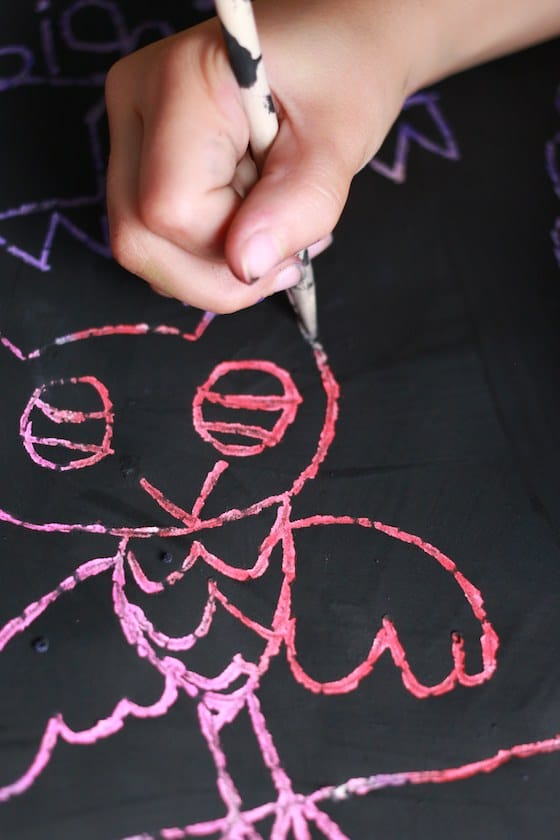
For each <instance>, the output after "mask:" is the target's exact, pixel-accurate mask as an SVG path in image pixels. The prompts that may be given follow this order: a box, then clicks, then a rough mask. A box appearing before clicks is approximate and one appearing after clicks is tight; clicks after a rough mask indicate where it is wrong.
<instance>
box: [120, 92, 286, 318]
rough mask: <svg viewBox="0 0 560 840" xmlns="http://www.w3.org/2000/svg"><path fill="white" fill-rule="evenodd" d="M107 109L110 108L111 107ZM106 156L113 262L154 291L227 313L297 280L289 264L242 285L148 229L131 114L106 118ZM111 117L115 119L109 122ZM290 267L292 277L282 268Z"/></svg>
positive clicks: (138, 126)
mask: <svg viewBox="0 0 560 840" xmlns="http://www.w3.org/2000/svg"><path fill="white" fill-rule="evenodd" d="M110 107H111V106H110ZM111 117H112V118H111V157H110V160H109V169H108V173H107V206H108V211H109V221H110V229H111V246H112V249H113V253H114V255H115V257H116V259H117V260H118V262H119V263H120V264H121V265H123V266H124V268H126V269H128V271H131V272H132V273H133V274H136V275H138V276H139V277H142V278H143V279H144V280H146V281H147V282H148V283H149V284H150V285H151V286H152V287H155V288H156V289H157V291H158V292H159V293H164V294H167V295H169V296H172V297H175V298H177V299H178V300H181V301H184V302H185V303H189V304H191V305H192V306H197V307H199V308H200V309H208V310H209V311H211V312H218V313H227V312H235V311H237V310H238V309H244V308H246V307H247V306H252V305H253V304H254V303H257V301H258V300H260V299H261V298H262V297H267V296H268V295H270V294H273V293H274V292H275V291H278V290H279V289H280V288H285V287H286V284H287V283H290V284H294V283H296V282H297V280H298V279H299V277H298V273H297V268H296V267H295V262H294V260H289V261H287V263H286V264H285V265H284V266H282V267H281V268H282V270H279V271H278V272H277V274H278V277H277V276H276V273H275V274H271V275H269V276H268V277H267V278H264V279H263V280H262V281H261V282H260V283H257V284H256V285H255V286H248V285H246V284H245V283H241V282H240V281H239V280H238V279H237V278H236V277H234V275H233V274H232V273H231V271H230V270H229V268H228V266H227V265H226V263H225V262H224V261H223V260H222V261H219V260H215V261H212V260H208V259H203V258H201V257H197V256H195V255H193V254H190V253H189V252H187V251H185V250H184V249H182V248H180V247H179V246H178V245H175V244H174V243H173V242H170V241H168V240H167V239H165V238H164V237H161V236H158V235H157V234H155V233H153V232H152V231H150V230H148V228H147V227H146V225H145V224H144V223H143V222H142V220H141V219H140V216H139V214H138V209H137V198H136V196H137V180H138V167H139V162H140V158H141V146H142V123H141V121H140V119H139V117H138V116H137V115H136V114H135V113H134V112H133V111H131V110H129V111H126V112H124V113H122V112H120V111H119V113H118V114H117V115H114V114H112V115H111ZM113 117H115V118H113ZM290 267H293V271H292V274H290V272H288V273H286V270H285V269H286V268H290Z"/></svg>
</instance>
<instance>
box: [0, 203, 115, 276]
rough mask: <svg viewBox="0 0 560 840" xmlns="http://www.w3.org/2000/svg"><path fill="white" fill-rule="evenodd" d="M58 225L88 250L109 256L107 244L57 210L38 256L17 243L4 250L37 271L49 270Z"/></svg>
mask: <svg viewBox="0 0 560 840" xmlns="http://www.w3.org/2000/svg"><path fill="white" fill-rule="evenodd" d="M59 227H62V228H64V229H65V230H66V231H68V233H69V234H70V235H71V236H73V237H74V238H75V239H77V240H78V242H81V243H82V244H83V245H86V246H87V247H88V248H89V249H90V250H92V251H94V253H96V254H99V255H100V256H102V257H106V258H110V256H111V249H110V247H109V245H108V244H105V243H102V242H98V241H97V240H95V239H94V238H93V237H91V236H89V235H88V234H87V233H85V231H83V230H81V228H79V227H77V225H75V224H74V223H73V222H71V221H70V219H68V218H66V216H62V215H61V214H60V213H57V212H55V213H53V214H52V215H51V218H50V222H49V227H48V230H47V235H46V236H45V240H44V242H43V247H42V249H41V254H40V256H39V257H35V256H33V254H30V253H29V252H28V251H24V250H23V249H22V248H19V247H18V246H17V245H9V246H8V247H7V248H6V251H7V252H8V253H9V254H11V255H12V256H13V257H17V258H18V259H20V260H23V262H24V263H26V264H27V265H30V266H32V267H33V268H37V269H39V271H43V272H44V271H49V270H50V262H49V261H50V254H51V249H52V245H53V240H54V237H55V234H56V232H57V230H58V228H59ZM103 227H104V226H103Z"/></svg>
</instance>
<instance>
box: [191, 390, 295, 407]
mask: <svg viewBox="0 0 560 840" xmlns="http://www.w3.org/2000/svg"><path fill="white" fill-rule="evenodd" d="M205 400H206V401H207V402H209V403H213V404H214V405H221V406H223V407H224V408H231V409H244V410H248V411H282V410H283V409H285V408H287V407H288V406H293V405H298V404H299V403H300V402H301V399H300V398H295V397H294V398H290V397H287V396H284V395H278V396H276V395H274V396H258V395H255V394H218V393H216V392H215V391H208V392H207V393H206V394H205Z"/></svg>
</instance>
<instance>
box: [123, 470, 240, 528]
mask: <svg viewBox="0 0 560 840" xmlns="http://www.w3.org/2000/svg"><path fill="white" fill-rule="evenodd" d="M228 467H229V464H228V462H227V461H216V463H215V464H214V466H213V467H212V469H211V470H210V472H209V473H208V475H207V476H206V478H205V479H204V482H203V484H202V487H201V490H200V493H199V494H198V497H197V498H196V500H195V502H194V504H193V507H192V510H191V511H187V510H184V509H183V508H181V507H179V505H176V504H175V503H174V502H172V501H171V500H170V499H168V498H167V496H165V495H164V493H163V492H162V491H161V490H160V489H159V488H157V487H156V486H155V485H154V484H152V483H151V482H149V481H148V479H147V478H141V479H140V486H141V487H142V489H143V490H144V492H145V493H147V494H148V496H150V497H151V498H152V499H153V500H154V501H155V502H156V504H157V505H159V507H160V508H161V509H162V510H164V511H165V512H166V513H168V514H169V515H170V516H172V517H173V518H174V519H177V520H178V521H179V522H181V524H182V525H186V526H187V528H194V527H195V526H196V525H198V524H199V523H200V521H201V520H200V514H201V513H202V509H203V507H204V505H205V504H206V502H207V500H208V497H209V496H210V494H211V493H212V492H213V490H214V489H215V487H216V484H217V483H218V481H219V479H220V476H221V475H222V474H223V473H224V472H225V471H226V470H227V468H228Z"/></svg>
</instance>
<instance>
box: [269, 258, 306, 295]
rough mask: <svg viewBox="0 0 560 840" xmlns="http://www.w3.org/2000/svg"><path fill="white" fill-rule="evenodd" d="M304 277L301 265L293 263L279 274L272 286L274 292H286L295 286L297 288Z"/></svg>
mask: <svg viewBox="0 0 560 840" xmlns="http://www.w3.org/2000/svg"><path fill="white" fill-rule="evenodd" d="M302 277H303V268H302V265H301V263H292V264H291V265H288V266H286V268H283V269H282V271H279V272H278V274H277V275H276V277H275V278H274V282H273V284H272V291H273V292H284V291H286V289H291V288H292V287H293V286H297V284H298V283H299V281H300V280H301V278H302Z"/></svg>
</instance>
